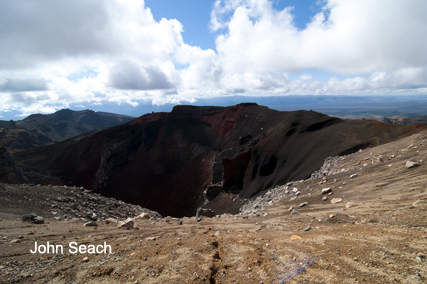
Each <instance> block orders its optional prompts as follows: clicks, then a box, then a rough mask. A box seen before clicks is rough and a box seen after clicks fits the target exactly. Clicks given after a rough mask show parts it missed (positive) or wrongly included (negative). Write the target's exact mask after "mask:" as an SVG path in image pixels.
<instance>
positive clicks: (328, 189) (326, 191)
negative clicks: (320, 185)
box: [322, 187, 332, 194]
mask: <svg viewBox="0 0 427 284" xmlns="http://www.w3.org/2000/svg"><path fill="white" fill-rule="evenodd" d="M329 192H332V188H330V187H326V188H324V189H322V194H327V193H329Z"/></svg>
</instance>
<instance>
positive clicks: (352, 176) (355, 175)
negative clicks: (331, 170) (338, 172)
mask: <svg viewBox="0 0 427 284" xmlns="http://www.w3.org/2000/svg"><path fill="white" fill-rule="evenodd" d="M357 176H358V175H357V174H352V175H351V176H350V178H355V177H357Z"/></svg>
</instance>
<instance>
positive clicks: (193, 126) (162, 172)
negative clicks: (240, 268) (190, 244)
mask: <svg viewBox="0 0 427 284" xmlns="http://www.w3.org/2000/svg"><path fill="white" fill-rule="evenodd" d="M426 128H427V125H422V124H418V125H394V124H388V123H381V122H377V121H372V120H342V119H339V118H336V117H330V116H327V115H324V114H321V113H318V112H314V111H292V112H286V111H275V110H271V109H269V108H267V107H263V106H259V105H257V104H239V105H236V106H231V107H194V106H176V107H174V109H173V110H172V112H170V113H166V112H163V113H153V114H146V115H144V116H141V117H139V118H136V119H134V120H132V121H130V122H128V123H125V124H122V125H119V126H115V127H111V128H108V129H104V130H100V131H96V132H92V133H88V134H84V135H81V136H78V137H74V138H73V139H69V140H66V141H63V142H60V143H56V144H53V145H49V146H46V147H41V148H36V149H31V150H27V151H21V152H18V153H14V154H13V155H12V157H13V159H14V160H15V162H16V164H17V165H18V166H20V167H22V169H23V170H25V171H37V172H40V173H41V174H47V175H54V176H56V177H59V178H60V179H61V180H62V182H63V183H64V184H67V185H76V186H83V187H85V188H90V189H94V190H95V191H96V192H97V193H100V194H103V195H105V196H112V197H115V198H118V199H121V200H123V201H126V202H131V203H134V204H139V205H141V206H143V207H147V208H150V209H152V210H156V211H158V212H160V213H161V214H162V215H164V216H167V215H170V216H193V215H194V214H195V212H196V210H197V208H198V207H201V206H205V207H207V208H210V209H213V210H214V211H215V213H217V214H219V213H222V212H231V213H236V212H238V210H239V208H240V205H241V203H239V202H235V197H237V196H238V197H239V198H241V199H242V200H243V199H246V198H251V197H254V196H257V195H258V194H261V193H262V192H263V191H265V190H267V189H269V188H272V187H274V186H276V185H281V184H284V183H286V182H288V181H295V180H301V179H306V178H309V177H310V176H311V174H312V173H313V172H314V171H316V170H318V169H319V168H320V167H321V166H322V165H323V162H324V160H325V159H326V158H327V157H329V156H337V155H347V154H350V153H353V152H356V151H358V150H360V149H364V148H368V147H373V146H376V145H379V144H382V143H386V142H390V141H392V140H394V139H398V138H400V137H404V136H408V135H410V134H413V133H416V132H419V131H421V130H425V129H426ZM231 195H232V198H230V196H231Z"/></svg>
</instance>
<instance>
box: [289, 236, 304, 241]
mask: <svg viewBox="0 0 427 284" xmlns="http://www.w3.org/2000/svg"><path fill="white" fill-rule="evenodd" d="M301 239H302V238H301V237H300V236H298V235H292V236H291V240H301Z"/></svg>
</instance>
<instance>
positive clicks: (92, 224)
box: [83, 221, 98, 227]
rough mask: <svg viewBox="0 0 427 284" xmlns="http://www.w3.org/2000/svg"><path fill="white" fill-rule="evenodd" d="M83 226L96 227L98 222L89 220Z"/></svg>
mask: <svg viewBox="0 0 427 284" xmlns="http://www.w3.org/2000/svg"><path fill="white" fill-rule="evenodd" d="M83 226H85V227H98V223H96V222H95V221H91V222H86V223H85V224H84V225H83Z"/></svg>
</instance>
